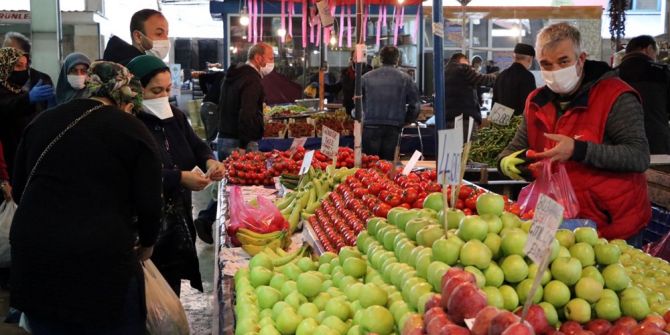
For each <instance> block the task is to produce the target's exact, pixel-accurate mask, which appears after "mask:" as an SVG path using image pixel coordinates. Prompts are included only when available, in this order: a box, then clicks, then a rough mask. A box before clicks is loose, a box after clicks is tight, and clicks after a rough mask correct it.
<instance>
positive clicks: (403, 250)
mask: <svg viewBox="0 0 670 335" xmlns="http://www.w3.org/2000/svg"><path fill="white" fill-rule="evenodd" d="M438 241H439V240H438ZM436 242H437V241H436ZM415 247H416V245H414V244H413V243H404V244H402V245H400V247H399V248H398V249H396V250H395V253H396V257H397V258H398V260H399V261H400V262H402V263H407V262H409V256H410V254H411V253H412V251H413V250H414V248H415Z"/></svg>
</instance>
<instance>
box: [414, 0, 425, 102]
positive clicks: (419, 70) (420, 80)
mask: <svg viewBox="0 0 670 335" xmlns="http://www.w3.org/2000/svg"><path fill="white" fill-rule="evenodd" d="M417 10H418V11H419V22H417V23H416V24H418V25H419V36H417V37H416V39H417V42H418V44H419V62H418V64H417V73H418V74H419V78H418V79H417V83H418V84H419V91H420V92H423V94H425V93H426V92H425V91H424V85H423V78H424V73H423V71H424V66H423V61H424V58H423V57H424V54H423V51H424V50H423V49H424V45H423V44H424V43H423V31H424V27H423V24H424V19H423V5H419V9H417Z"/></svg>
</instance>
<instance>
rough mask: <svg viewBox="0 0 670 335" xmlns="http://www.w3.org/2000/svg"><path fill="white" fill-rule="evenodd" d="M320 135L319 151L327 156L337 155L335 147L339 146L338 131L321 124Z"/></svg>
mask: <svg viewBox="0 0 670 335" xmlns="http://www.w3.org/2000/svg"><path fill="white" fill-rule="evenodd" d="M321 135H322V137H321V152H323V154H324V155H326V156H327V157H329V158H333V157H335V156H337V149H338V148H339V147H340V133H338V132H336V131H334V130H332V129H330V128H328V127H326V126H323V128H322V130H321Z"/></svg>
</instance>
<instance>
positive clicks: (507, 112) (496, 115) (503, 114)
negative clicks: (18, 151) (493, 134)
mask: <svg viewBox="0 0 670 335" xmlns="http://www.w3.org/2000/svg"><path fill="white" fill-rule="evenodd" d="M512 116H514V110H513V109H511V108H509V107H507V106H505V105H501V104H499V103H497V102H496V103H494V104H493V107H491V114H490V115H489V121H491V122H493V123H495V124H499V125H501V126H506V125H508V124H509V123H510V121H512Z"/></svg>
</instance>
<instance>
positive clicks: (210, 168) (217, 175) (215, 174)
mask: <svg viewBox="0 0 670 335" xmlns="http://www.w3.org/2000/svg"><path fill="white" fill-rule="evenodd" d="M225 172H226V170H225V167H224V166H223V164H221V163H220V162H219V161H217V160H214V159H210V160H208V161H207V173H206V174H205V176H206V177H208V178H209V179H210V180H214V181H219V180H221V179H223V177H224V175H225Z"/></svg>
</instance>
